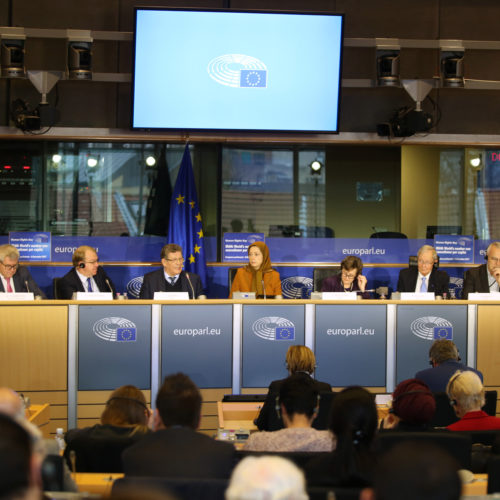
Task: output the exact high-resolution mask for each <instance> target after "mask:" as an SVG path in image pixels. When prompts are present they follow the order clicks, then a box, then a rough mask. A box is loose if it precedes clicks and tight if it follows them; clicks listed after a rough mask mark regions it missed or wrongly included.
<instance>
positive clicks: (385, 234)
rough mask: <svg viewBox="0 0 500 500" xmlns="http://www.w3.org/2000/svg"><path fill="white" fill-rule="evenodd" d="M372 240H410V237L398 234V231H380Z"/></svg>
mask: <svg viewBox="0 0 500 500" xmlns="http://www.w3.org/2000/svg"><path fill="white" fill-rule="evenodd" d="M370 238H387V239H405V240H406V239H408V236H406V234H404V233H398V232H397V231H379V232H378V233H373V234H372V235H370Z"/></svg>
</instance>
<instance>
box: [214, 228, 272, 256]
mask: <svg viewBox="0 0 500 500" xmlns="http://www.w3.org/2000/svg"><path fill="white" fill-rule="evenodd" d="M256 241H264V233H224V237H223V240H222V260H223V261H224V262H231V261H232V262H246V261H247V260H248V253H247V251H248V247H249V246H250V245H251V244H252V243H255V242H256Z"/></svg>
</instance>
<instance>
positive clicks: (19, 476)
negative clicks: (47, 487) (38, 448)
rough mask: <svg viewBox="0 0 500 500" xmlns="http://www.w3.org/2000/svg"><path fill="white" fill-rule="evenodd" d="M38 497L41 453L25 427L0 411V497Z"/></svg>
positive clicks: (17, 499) (21, 499)
mask: <svg viewBox="0 0 500 500" xmlns="http://www.w3.org/2000/svg"><path fill="white" fill-rule="evenodd" d="M40 498H41V457H40V455H39V454H37V453H34V451H33V443H32V438H31V436H30V434H29V433H28V431H27V430H25V429H24V428H23V427H22V426H21V425H20V424H18V423H17V422H15V421H14V420H13V419H11V418H10V417H8V416H7V415H3V414H0V499H1V500H39V499H40Z"/></svg>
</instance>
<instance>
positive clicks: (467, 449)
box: [376, 430, 472, 469]
mask: <svg viewBox="0 0 500 500" xmlns="http://www.w3.org/2000/svg"><path fill="white" fill-rule="evenodd" d="M404 441H413V442H417V443H421V442H430V443H432V444H434V445H436V446H439V447H440V448H442V449H443V450H445V451H447V452H448V453H449V454H450V455H451V456H452V457H453V458H454V459H455V460H456V461H457V462H458V463H459V464H460V467H461V468H462V469H470V466H471V453H472V440H471V437H470V436H467V435H464V434H460V433H456V432H450V431H442V432H439V431H431V432H404V431H403V432H401V431H395V430H387V431H381V432H379V434H378V436H377V439H376V449H377V451H378V452H379V453H385V452H387V451H389V450H390V449H391V448H392V447H393V446H395V445H396V444H398V443H401V442H404Z"/></svg>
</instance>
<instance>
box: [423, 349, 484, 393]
mask: <svg viewBox="0 0 500 500" xmlns="http://www.w3.org/2000/svg"><path fill="white" fill-rule="evenodd" d="M429 364H430V365H431V367H432V368H427V369H425V370H421V371H419V372H417V373H416V374H415V378H418V379H419V380H422V381H423V382H425V383H426V384H427V386H428V387H429V389H430V390H431V391H432V392H445V391H446V386H447V385H448V381H449V380H450V378H451V377H452V375H453V374H454V373H455V372H456V371H457V370H460V371H468V370H470V371H473V372H474V373H475V374H476V375H477V376H478V377H479V378H480V379H481V380H483V374H482V373H481V372H480V371H478V370H475V369H474V368H471V367H469V366H465V365H464V364H463V363H461V362H460V355H459V354H458V349H457V346H456V345H455V343H454V342H453V341H452V340H448V339H438V340H435V341H434V342H433V343H432V345H431V347H430V349H429Z"/></svg>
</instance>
